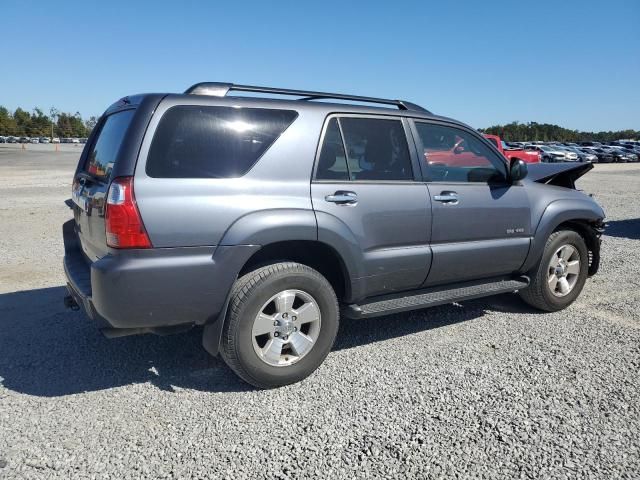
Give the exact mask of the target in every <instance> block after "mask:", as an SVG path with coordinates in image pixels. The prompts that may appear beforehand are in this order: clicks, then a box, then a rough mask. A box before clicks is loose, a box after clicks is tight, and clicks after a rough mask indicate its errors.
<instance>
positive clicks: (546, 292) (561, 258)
mask: <svg viewBox="0 0 640 480" xmlns="http://www.w3.org/2000/svg"><path fill="white" fill-rule="evenodd" d="M588 269H589V252H588V250H587V246H586V244H585V242H584V239H583V238H582V237H581V236H580V235H579V234H578V233H577V232H575V231H573V230H560V231H557V232H554V233H552V234H551V235H550V236H549V238H548V240H547V243H546V245H545V249H544V253H543V255H542V259H541V260H540V263H539V264H538V267H537V269H536V270H535V271H534V272H533V273H532V275H531V283H530V285H529V286H528V287H527V288H526V289H524V290H521V291H520V297H522V299H523V300H524V301H525V302H526V303H528V304H529V305H531V306H532V307H535V308H538V309H540V310H544V311H547V312H556V311H558V310H562V309H563V308H566V307H568V306H569V305H571V304H572V303H573V301H574V300H575V299H576V298H578V295H580V292H581V291H582V288H583V287H584V284H585V282H586V281H587V274H588Z"/></svg>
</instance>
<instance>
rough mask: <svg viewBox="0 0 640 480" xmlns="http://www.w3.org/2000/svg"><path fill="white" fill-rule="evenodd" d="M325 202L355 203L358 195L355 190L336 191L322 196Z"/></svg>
mask: <svg viewBox="0 0 640 480" xmlns="http://www.w3.org/2000/svg"><path fill="white" fill-rule="evenodd" d="M324 199H325V200H326V201H327V202H331V203H336V204H338V205H355V204H356V203H358V195H356V192H345V191H338V192H336V193H334V194H333V195H327V196H326V197H324Z"/></svg>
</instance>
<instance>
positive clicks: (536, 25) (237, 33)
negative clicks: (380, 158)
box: [0, 0, 640, 131]
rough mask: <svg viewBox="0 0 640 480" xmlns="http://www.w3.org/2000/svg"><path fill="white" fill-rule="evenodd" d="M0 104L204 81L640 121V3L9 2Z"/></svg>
mask: <svg viewBox="0 0 640 480" xmlns="http://www.w3.org/2000/svg"><path fill="white" fill-rule="evenodd" d="M0 24H1V25H2V38H3V42H2V43H3V47H4V48H3V49H2V51H3V60H2V62H1V63H0V65H1V66H0V105H4V106H6V107H8V108H11V109H14V108H16V107H18V106H21V107H24V108H27V109H31V108H33V107H35V106H39V107H41V108H43V109H45V110H46V111H48V110H49V107H51V106H52V105H55V106H56V107H57V108H59V109H61V110H63V111H71V112H75V111H80V112H81V113H82V114H83V115H84V116H88V115H98V114H100V113H102V111H103V110H104V109H105V108H106V107H107V106H108V105H109V104H110V103H112V102H113V101H115V100H117V99H118V98H120V97H122V96H124V95H128V94H132V93H139V92H149V91H159V92H180V91H183V90H184V89H185V88H187V87H188V86H189V85H191V84H193V83H196V82H198V81H206V80H209V81H229V82H235V83H247V84H256V85H269V86H279V87H290V88H305V89H315V90H324V91H338V92H346V93H355V94H360V95H371V96H379V97H393V98H398V97H399V98H404V99H407V100H410V101H413V102H415V103H419V104H422V105H424V106H425V107H427V108H429V109H430V110H432V111H433V112H435V113H438V114H442V115H447V116H451V117H454V118H457V119H459V120H462V121H465V122H467V123H469V124H471V125H472V126H474V127H486V126H489V125H493V124H497V123H506V122H510V121H514V120H518V121H521V122H526V121H538V122H548V123H556V124H559V125H562V126H565V127H567V128H573V129H580V130H596V131H597V130H619V129H625V128H633V129H640V1H638V0H627V1H624V0H608V1H606V2H605V1H590V0H586V1H573V0H572V1H560V0H555V1H546V0H541V1H505V2H502V1H496V2H490V1H484V2H480V1H466V2H465V1H443V0H441V1H415V2H412V1H406V2H403V1H379V2H378V1H368V2H365V1H361V2H360V1H347V0H341V1H333V0H324V1H322V2H305V1H303V0H299V1H291V2H288V1H287V2H285V1H276V0H274V1H256V2H253V1H248V0H247V1H243V2H228V1H227V2H213V1H210V2H204V1H202V2H195V1H187V0H183V1H175V2H165V1H163V0H157V1H155V2H146V3H145V2H142V1H140V2H138V1H133V0H129V1H127V2H120V1H116V0H113V1H112V0H110V1H100V2H98V1H96V2H91V1H82V2H75V1H63V2H45V1H42V2H36V1H28V0H25V1H18V0H4V1H3V2H2V4H1V6H0Z"/></svg>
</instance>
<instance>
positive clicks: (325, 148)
mask: <svg viewBox="0 0 640 480" xmlns="http://www.w3.org/2000/svg"><path fill="white" fill-rule="evenodd" d="M316 178H317V179H318V180H349V170H348V169H347V156H346V155H345V154H344V144H343V143H342V136H341V135H340V128H339V127H338V121H337V120H336V119H335V118H332V119H331V120H330V121H329V124H328V125H327V130H326V132H325V134H324V140H323V142H322V149H321V150H320V157H319V158H318V170H317V172H316Z"/></svg>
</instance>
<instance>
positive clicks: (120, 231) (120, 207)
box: [105, 177, 152, 248]
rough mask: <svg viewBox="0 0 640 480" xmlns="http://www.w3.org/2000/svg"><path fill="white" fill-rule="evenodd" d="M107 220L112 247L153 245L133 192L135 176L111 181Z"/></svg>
mask: <svg viewBox="0 0 640 480" xmlns="http://www.w3.org/2000/svg"><path fill="white" fill-rule="evenodd" d="M105 220H106V221H105V225H106V231H107V245H109V246H110V247H112V248H151V247H152V245H151V241H150V240H149V236H148V235H147V231H146V230H145V228H144V224H143V223H142V217H140V212H139V211H138V206H137V205H136V197H135V195H134V194H133V177H119V178H116V179H115V180H113V181H112V182H111V185H110V186H109V193H108V194H107V211H106V214H105Z"/></svg>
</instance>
